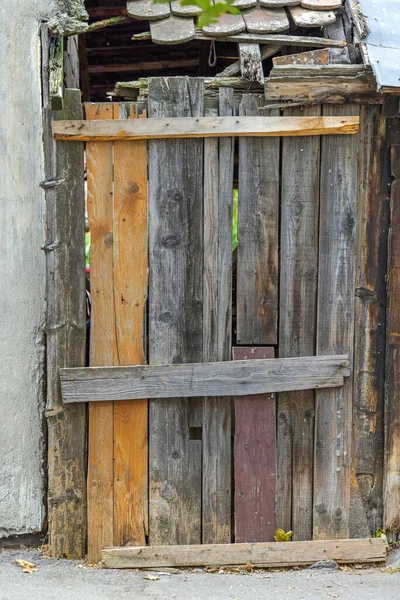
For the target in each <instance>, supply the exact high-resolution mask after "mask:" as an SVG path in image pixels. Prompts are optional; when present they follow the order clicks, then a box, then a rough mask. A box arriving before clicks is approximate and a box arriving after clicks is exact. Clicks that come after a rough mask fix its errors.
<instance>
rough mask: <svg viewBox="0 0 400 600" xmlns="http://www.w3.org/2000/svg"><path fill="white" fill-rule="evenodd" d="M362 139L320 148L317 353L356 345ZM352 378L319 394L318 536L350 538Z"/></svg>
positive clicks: (327, 109) (349, 108)
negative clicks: (356, 282) (359, 172)
mask: <svg viewBox="0 0 400 600" xmlns="http://www.w3.org/2000/svg"><path fill="white" fill-rule="evenodd" d="M323 112H324V114H326V115H328V114H329V115H340V114H343V113H344V112H346V114H358V112H359V109H358V107H357V106H354V105H351V104H350V105H349V104H348V105H346V106H344V107H341V106H335V105H332V106H328V105H327V106H324V108H323ZM358 146H359V138H358V137H356V136H354V137H352V138H349V139H347V140H346V142H345V143H343V140H342V139H341V138H339V137H336V136H333V137H324V138H323V139H322V146H321V184H320V198H321V203H320V233H319V267H318V315H317V354H325V353H326V352H327V351H328V350H329V351H330V352H332V351H335V352H347V353H349V354H350V357H351V358H350V364H352V354H353V343H354V287H355V242H356V221H357V218H356V214H357V187H358V186H357V166H358ZM352 396H353V394H352V379H351V378H350V379H348V380H347V381H346V383H345V385H344V387H343V388H341V389H340V390H336V391H333V390H330V391H325V392H323V391H317V392H316V418H315V419H316V426H315V464H314V514H313V535H314V538H316V539H321V538H323V539H327V538H338V539H340V538H345V537H349V514H350V466H351V460H350V448H351V428H352Z"/></svg>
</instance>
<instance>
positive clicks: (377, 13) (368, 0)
mask: <svg viewBox="0 0 400 600" xmlns="http://www.w3.org/2000/svg"><path fill="white" fill-rule="evenodd" d="M357 3H358V4H359V9H360V10H361V14H359V16H360V17H361V19H362V20H363V22H364V27H362V26H361V27H359V29H360V34H361V37H362V38H363V42H364V44H365V45H366V48H367V51H368V58H369V62H370V63H371V66H372V69H373V71H374V74H375V77H376V81H377V85H378V90H380V91H383V92H390V91H398V90H399V89H400V35H399V31H400V0H358V2H357ZM354 4H356V3H355V1H354V0H353V5H354ZM353 10H354V6H353ZM356 10H357V7H356ZM359 24H360V21H359ZM365 25H366V26H365Z"/></svg>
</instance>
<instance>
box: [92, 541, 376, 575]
mask: <svg viewBox="0 0 400 600" xmlns="http://www.w3.org/2000/svg"><path fill="white" fill-rule="evenodd" d="M102 560H103V566H104V567H106V568H108V569H150V568H163V567H212V566H221V567H222V566H227V565H230V566H239V565H247V564H251V565H253V566H254V567H265V568H270V567H271V568H272V567H291V566H297V565H299V566H301V565H303V566H305V565H311V564H313V563H315V562H317V561H320V560H335V561H336V562H338V563H341V564H344V563H375V562H384V561H385V560H386V545H385V542H384V540H383V539H381V538H371V539H361V540H327V541H325V540H324V541H310V542H275V543H274V542H272V543H257V544H203V545H199V546H142V547H134V546H123V547H121V548H106V549H105V550H103V552H102Z"/></svg>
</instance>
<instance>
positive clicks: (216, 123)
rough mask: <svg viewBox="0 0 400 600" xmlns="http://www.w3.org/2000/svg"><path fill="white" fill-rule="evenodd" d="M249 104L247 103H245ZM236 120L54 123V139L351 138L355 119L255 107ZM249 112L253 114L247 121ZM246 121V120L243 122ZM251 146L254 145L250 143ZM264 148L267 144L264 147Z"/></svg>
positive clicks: (178, 119) (230, 118) (169, 119)
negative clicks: (271, 113)
mask: <svg viewBox="0 0 400 600" xmlns="http://www.w3.org/2000/svg"><path fill="white" fill-rule="evenodd" d="M247 102H249V101H247ZM242 111H243V112H242V115H241V116H240V117H196V118H194V119H193V118H190V116H188V117H185V118H184V119H180V118H164V119H161V118H156V117H154V118H153V119H149V120H148V121H146V122H143V121H141V120H137V119H135V120H125V121H107V122H102V123H98V122H96V121H55V122H54V123H53V132H54V137H55V139H57V140H64V141H67V140H72V141H92V142H101V141H118V140H149V139H160V140H161V139H174V138H204V137H232V136H239V137H241V136H245V137H257V136H261V137H267V136H274V137H275V136H286V135H302V136H303V135H327V134H354V133H357V131H358V123H359V119H358V117H352V116H349V117H345V116H342V117H340V118H337V117H333V118H328V117H292V118H290V117H278V116H273V117H265V116H259V107H256V106H254V107H253V108H252V109H250V107H247V108H246V107H245V104H244V105H243V108H242ZM250 112H252V113H254V114H253V115H252V117H251V118H249V115H250ZM246 117H248V118H246ZM254 143H255V142H254ZM267 145H268V144H267Z"/></svg>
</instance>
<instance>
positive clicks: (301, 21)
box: [127, 0, 342, 44]
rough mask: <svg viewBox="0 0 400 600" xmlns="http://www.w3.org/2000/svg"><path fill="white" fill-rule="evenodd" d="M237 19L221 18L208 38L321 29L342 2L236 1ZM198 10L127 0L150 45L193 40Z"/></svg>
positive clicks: (207, 31)
mask: <svg viewBox="0 0 400 600" xmlns="http://www.w3.org/2000/svg"><path fill="white" fill-rule="evenodd" d="M233 6H235V7H237V8H238V9H239V10H240V14H239V15H231V14H225V15H222V16H221V17H220V19H219V22H218V23H215V24H213V25H209V26H207V27H204V29H203V31H204V33H205V34H206V35H208V36H210V37H216V38H218V37H221V36H231V35H236V34H238V33H244V32H248V33H256V34H270V33H272V34H273V33H283V32H287V31H289V30H290V26H291V21H292V22H293V23H294V25H295V26H297V27H307V28H309V27H316V28H318V27H323V26H326V25H330V24H331V23H334V22H335V21H336V19H337V9H340V8H341V7H342V0H235V2H234V3H233ZM200 12H201V10H200V9H199V8H198V7H197V6H182V5H181V4H180V2H179V1H177V0H173V1H172V2H170V3H168V2H167V3H162V4H154V3H153V1H152V0H127V13H128V15H129V16H130V17H132V18H134V19H139V20H147V21H150V32H151V37H152V40H153V42H155V43H158V44H177V43H183V42H187V41H189V40H192V39H193V38H194V37H195V18H196V16H197V15H198V14H199V13H200Z"/></svg>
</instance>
